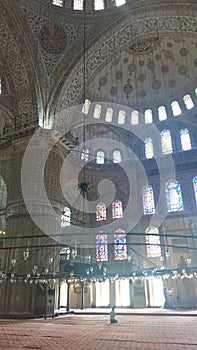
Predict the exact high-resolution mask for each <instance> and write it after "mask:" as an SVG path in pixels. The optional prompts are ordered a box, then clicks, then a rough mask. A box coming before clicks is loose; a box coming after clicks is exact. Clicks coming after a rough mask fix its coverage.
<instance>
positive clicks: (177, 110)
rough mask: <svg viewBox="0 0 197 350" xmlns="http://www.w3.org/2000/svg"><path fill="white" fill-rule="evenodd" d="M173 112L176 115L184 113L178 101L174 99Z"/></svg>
mask: <svg viewBox="0 0 197 350" xmlns="http://www.w3.org/2000/svg"><path fill="white" fill-rule="evenodd" d="M171 108H172V113H173V115H174V116H175V117H176V116H177V115H180V114H181V113H182V111H181V108H180V106H179V103H178V101H173V102H172V103H171Z"/></svg>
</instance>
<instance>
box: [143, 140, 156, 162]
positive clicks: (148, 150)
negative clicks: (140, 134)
mask: <svg viewBox="0 0 197 350" xmlns="http://www.w3.org/2000/svg"><path fill="white" fill-rule="evenodd" d="M144 144H145V156H146V159H151V158H153V157H154V152H153V141H152V139H151V138H150V137H148V138H147V139H145V141H144Z"/></svg>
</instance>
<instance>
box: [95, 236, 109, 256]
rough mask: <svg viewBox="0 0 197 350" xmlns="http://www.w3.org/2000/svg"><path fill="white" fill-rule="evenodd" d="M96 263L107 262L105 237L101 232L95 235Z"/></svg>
mask: <svg viewBox="0 0 197 350" xmlns="http://www.w3.org/2000/svg"><path fill="white" fill-rule="evenodd" d="M96 261H98V262H99V261H108V247H107V235H106V234H104V233H102V232H100V233H98V234H97V235H96Z"/></svg>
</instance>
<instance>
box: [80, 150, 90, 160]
mask: <svg viewBox="0 0 197 350" xmlns="http://www.w3.org/2000/svg"><path fill="white" fill-rule="evenodd" d="M89 156H90V151H89V149H87V148H86V149H83V150H82V153H81V160H84V161H85V162H87V161H88V160H89Z"/></svg>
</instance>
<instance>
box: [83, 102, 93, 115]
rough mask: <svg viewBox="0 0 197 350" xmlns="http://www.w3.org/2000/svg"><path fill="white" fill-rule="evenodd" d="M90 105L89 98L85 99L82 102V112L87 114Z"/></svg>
mask: <svg viewBox="0 0 197 350" xmlns="http://www.w3.org/2000/svg"><path fill="white" fill-rule="evenodd" d="M90 105H91V102H90V101H89V100H85V103H84V105H83V108H82V112H83V113H84V114H88V112H89V109H90Z"/></svg>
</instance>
